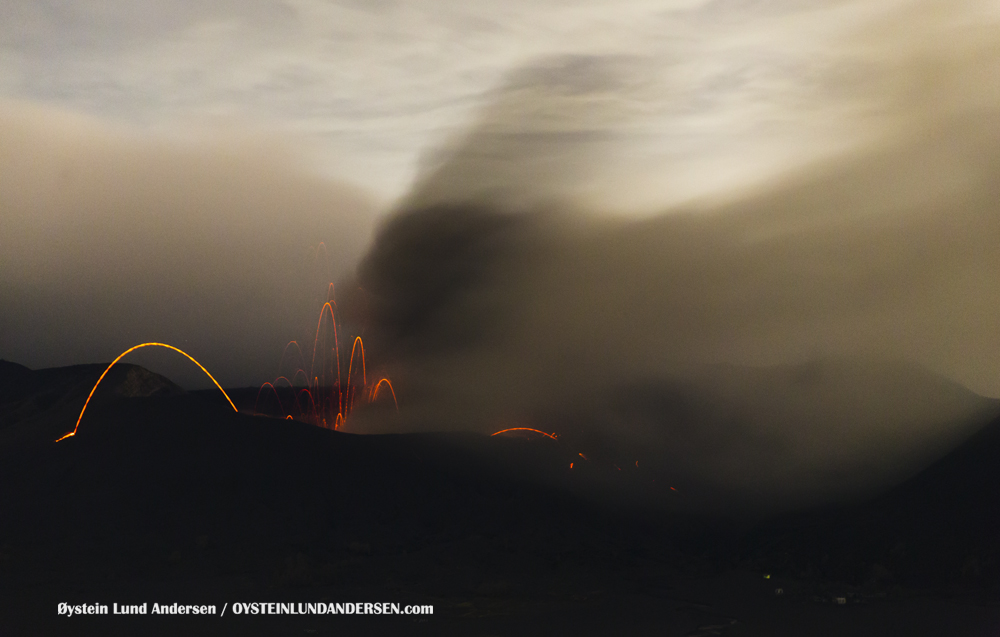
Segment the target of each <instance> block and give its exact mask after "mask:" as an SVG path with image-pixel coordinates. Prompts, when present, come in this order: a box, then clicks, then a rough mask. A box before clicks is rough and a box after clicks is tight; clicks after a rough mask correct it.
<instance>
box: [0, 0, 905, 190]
mask: <svg viewBox="0 0 1000 637" xmlns="http://www.w3.org/2000/svg"><path fill="white" fill-rule="evenodd" d="M866 4H868V3H859V2H851V1H843V0H835V1H829V0H828V1H826V2H820V3H817V2H806V1H803V0H658V1H656V0H654V1H650V0H631V1H620V0H613V1H612V0H582V1H577V2H570V1H565V0H556V1H547V2H538V1H534V0H507V1H503V2H499V1H492V0H489V1H482V2H472V3H470V2H459V1H457V0H422V1H420V2H413V1H411V2H404V1H397V0H217V1H213V2H197V1H194V0H157V1H156V2H132V1H129V0H44V1H43V0H6V1H5V2H4V3H3V5H2V7H0V97H5V98H9V99H18V100H29V101H32V102H42V103H45V104H48V105H52V106H58V107H63V108H66V109H69V110H72V111H80V112H83V113H86V114H90V115H93V116H97V117H99V118H103V119H109V120H112V121H115V122H124V123H128V124H130V125H136V126H139V127H141V128H144V129H145V128H149V129H163V128H170V127H176V126H177V125H178V124H180V125H182V126H183V125H184V124H185V123H191V122H195V123H197V124H198V125H199V126H204V125H206V124H207V125H214V123H219V122H220V121H221V122H226V123H227V124H231V123H232V122H237V123H238V125H240V126H244V127H250V128H257V129H262V130H267V131H272V132H273V131H277V132H279V133H281V134H286V133H291V134H293V135H294V136H295V137H293V139H295V140H296V143H297V144H299V145H300V146H301V147H302V148H303V149H304V152H305V153H307V154H309V157H310V160H311V161H312V162H313V165H314V166H315V167H316V169H317V170H319V171H320V172H321V173H322V174H325V175H329V176H333V177H336V178H339V179H345V180H348V181H351V182H354V183H356V184H358V185H360V186H363V187H366V188H368V189H370V190H371V191H372V192H373V194H375V196H377V197H378V198H380V199H381V200H383V201H391V200H393V199H394V198H396V197H398V196H400V195H402V194H403V193H404V192H405V191H406V190H407V188H408V186H409V185H410V184H411V182H412V180H413V179H414V176H415V175H416V174H417V172H418V169H419V160H420V158H421V157H422V156H424V155H425V154H426V153H428V152H431V151H433V149H434V148H436V147H437V146H440V145H441V144H442V143H444V142H445V141H446V140H448V139H449V138H450V137H451V136H454V135H455V134H457V133H458V132H460V131H462V130H463V129H464V127H466V126H468V125H469V124H470V123H471V122H472V121H474V120H475V118H476V115H477V110H478V109H479V108H481V107H482V105H483V104H484V103H485V102H487V101H488V94H489V92H490V91H491V90H492V89H494V88H495V87H497V86H498V85H499V84H502V83H503V82H504V80H505V78H507V77H508V76H509V74H510V73H511V72H512V71H514V70H516V69H518V68H521V67H525V66H531V65H533V64H536V63H537V62H538V60H544V59H547V58H553V57H558V56H566V55H587V56H592V57H598V58H603V59H627V60H628V65H627V66H628V74H629V75H631V76H632V77H631V78H630V79H631V81H632V83H633V84H634V86H633V89H634V90H631V91H629V92H621V91H619V93H620V97H622V98H623V99H625V100H626V101H627V102H628V108H627V109H626V110H627V111H628V114H627V115H623V116H621V117H620V118H619V119H618V120H617V121H614V122H602V123H600V124H594V123H593V122H590V123H589V126H591V127H593V126H595V125H598V126H603V127H605V128H608V129H613V130H614V131H615V132H616V133H619V134H621V133H625V134H626V136H627V137H628V139H629V140H631V142H632V143H631V149H630V152H628V153H622V154H623V155H627V156H629V157H632V158H633V159H634V158H635V157H636V156H637V155H645V156H647V159H646V160H644V163H648V162H649V161H650V160H655V161H656V162H657V163H659V164H662V165H666V166H672V167H674V168H676V170H674V171H667V172H668V173H669V174H670V175H671V177H670V178H669V179H667V180H666V181H665V178H664V174H663V173H664V171H660V174H659V176H658V178H657V179H656V180H655V182H656V183H657V184H658V187H657V188H654V189H653V190H654V192H649V190H650V188H649V184H648V183H647V184H645V185H644V187H643V188H642V190H643V193H641V194H635V190H636V188H634V187H628V188H620V189H619V190H626V191H629V192H632V193H633V195H632V196H633V197H636V198H637V200H636V203H637V204H639V205H645V204H649V203H651V202H652V203H654V204H655V203H657V202H658V201H659V200H661V199H676V198H684V197H686V196H689V195H692V194H695V195H696V194H699V193H701V192H704V191H713V190H718V189H719V188H721V187H724V186H725V185H726V184H727V183H729V182H734V183H735V182H740V181H741V180H746V179H755V178H756V177H757V176H759V175H760V174H762V173H766V172H767V171H768V170H770V169H771V168H772V164H773V165H781V164H782V162H787V161H788V160H789V157H792V160H795V159H797V158H798V157H799V155H800V154H801V153H802V152H804V151H803V148H804V147H806V146H808V147H809V148H810V149H811V151H810V152H812V151H815V149H816V148H817V144H816V143H815V142H816V140H812V142H813V143H812V144H810V145H807V144H803V143H801V137H802V133H803V131H802V130H801V127H799V128H796V127H795V125H794V124H795V122H796V121H801V120H803V119H804V118H805V119H809V121H811V122H812V124H811V126H812V129H811V130H810V131H809V132H810V134H821V133H822V131H817V130H815V129H816V122H818V121H819V118H816V117H813V116H812V115H814V114H811V113H804V112H801V111H799V110H797V108H796V106H795V104H796V101H797V100H798V99H799V98H800V97H801V93H802V91H806V90H810V87H809V83H810V77H811V76H812V75H814V74H815V73H816V72H817V70H818V69H820V68H822V67H823V66H824V64H825V63H826V60H825V59H824V56H825V50H826V49H825V46H826V44H825V43H826V42H827V41H828V40H829V38H830V37H833V36H834V35H835V34H836V33H837V32H838V31H839V30H842V29H844V28H846V27H850V26H851V25H852V24H854V23H856V22H857V21H858V19H859V18H860V17H863V16H865V15H869V14H871V13H873V12H875V11H877V10H880V9H885V8H886V7H888V6H890V5H892V4H894V3H880V5H884V6H882V7H881V8H880V9H872V8H868V7H866V6H865V5H866ZM821 136H822V135H821ZM833 136H836V135H835V134H834V135H833ZM827 137H829V135H827ZM796 140H797V141H796ZM822 145H823V144H818V146H819V147H822ZM621 146H623V144H621V143H619V144H618V147H621ZM681 166H683V169H681V168H680V167H681ZM622 172H623V173H625V174H631V173H634V170H623V171H622ZM633 207H638V206H633Z"/></svg>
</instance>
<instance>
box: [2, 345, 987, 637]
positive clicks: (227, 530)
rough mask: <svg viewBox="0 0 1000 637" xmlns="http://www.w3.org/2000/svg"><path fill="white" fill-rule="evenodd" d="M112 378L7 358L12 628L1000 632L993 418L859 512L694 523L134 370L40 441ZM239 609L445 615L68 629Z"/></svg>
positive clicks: (539, 449) (549, 478) (560, 470)
mask: <svg viewBox="0 0 1000 637" xmlns="http://www.w3.org/2000/svg"><path fill="white" fill-rule="evenodd" d="M102 369H103V367H102V366H77V367H74V368H62V369H59V370H39V371H30V370H27V369H26V368H23V367H20V366H16V365H13V364H10V363H0V372H2V376H3V378H2V379H0V380H3V381H4V383H3V387H4V389H3V390H2V392H0V511H2V515H0V635H8V634H9V635H79V634H101V635H118V634H121V635H134V634H150V635H181V634H191V635H226V634H237V635H242V634H247V635H324V634H327V635H394V634H404V635H408V634H414V635H473V636H474V635H481V636H487V635H517V636H522V635H617V634H632V635H667V636H670V635H676V636H678V637H680V636H688V637H694V636H702V635H704V636H707V635H725V636H729V637H738V636H741V635H774V636H783V635H815V636H822V635H856V636H863V635H872V636H875V635H877V636H885V635H900V636H919V635H963V636H964V635H977V636H978V635H996V634H1000V587H998V583H1000V551H998V546H1000V541H998V539H997V538H998V537H1000V535H998V532H1000V494H998V492H997V485H998V484H1000V463H998V462H997V459H998V458H1000V420H998V421H994V422H991V423H989V424H988V425H987V426H985V427H984V428H983V429H981V430H980V431H979V432H978V433H977V434H975V435H974V436H973V437H972V439H970V440H968V441H967V442H965V443H964V444H963V445H961V446H960V447H959V448H958V449H956V450H954V451H952V452H950V453H949V454H948V455H946V456H945V457H943V458H942V459H940V460H939V461H937V462H936V463H935V464H934V465H932V466H931V467H929V468H927V469H925V470H924V471H922V472H921V473H920V474H918V475H917V476H916V477H914V478H912V479H910V480H908V481H907V482H906V483H904V484H902V485H899V486H897V487H896V488H895V489H893V490H891V491H890V492H888V493H885V494H882V495H880V496H878V497H876V498H874V499H872V500H869V501H867V502H862V503H857V504H852V505H842V506H837V507H827V508H825V509H821V510H812V511H801V512H795V513H789V514H785V515H782V516H780V517H777V518H770V519H764V520H753V519H747V518H742V519H739V520H736V519H732V520H718V519H715V520H705V519H693V518H691V517H681V516H678V515H676V514H670V513H669V512H667V511H665V510H663V509H662V508H643V507H641V506H639V505H636V504H634V503H629V502H630V501H631V500H630V498H628V497H625V495H624V494H625V492H626V491H627V490H628V489H630V488H632V487H633V486H634V485H635V484H637V483H635V482H632V483H630V482H629V480H633V481H634V480H635V478H634V476H633V477H623V480H622V486H621V489H622V490H623V497H621V498H615V497H613V494H612V497H611V498H607V497H605V498H603V499H600V500H595V499H593V498H590V497H588V496H587V491H586V489H585V488H584V486H583V485H585V484H586V483H587V481H586V479H585V478H586V475H587V474H586V472H602V471H611V470H612V469H611V468H609V467H601V466H596V465H594V464H588V463H579V462H577V463H576V465H575V467H576V468H575V469H574V470H573V471H572V472H571V471H570V470H569V469H568V465H569V462H570V461H572V459H573V458H574V457H575V453H574V452H573V451H571V450H569V449H566V448H563V447H562V446H561V445H560V443H557V442H553V441H551V440H548V439H540V440H530V439H519V438H504V437H494V438H487V437H482V436H475V435H459V434H419V435H418V434H399V435H379V436H359V435H351V434H344V433H338V432H333V431H328V430H324V429H320V428H317V427H313V426H311V425H307V424H304V423H300V422H294V421H287V420H279V419H274V418H264V417H251V416H249V415H246V414H243V413H235V412H233V411H232V409H231V408H230V407H229V406H228V404H227V403H226V402H225V400H224V399H223V398H222V396H221V394H219V393H218V392H215V393H209V392H193V393H187V394H185V393H181V392H180V391H179V390H178V389H177V388H176V387H175V386H173V384H172V383H169V381H166V380H165V379H162V377H158V376H156V375H155V374H151V373H149V372H146V371H145V370H142V368H138V367H135V366H127V365H122V366H121V369H120V370H119V369H117V367H116V370H115V371H114V372H113V373H114V375H113V376H112V375H109V377H108V379H107V380H106V381H105V382H106V383H107V387H104V386H103V385H102V388H101V390H99V392H98V395H97V396H96V397H95V401H96V402H95V403H93V404H92V407H91V408H90V409H88V412H87V415H86V416H85V418H84V421H83V424H82V425H81V428H80V433H79V435H77V436H76V437H74V438H71V439H68V440H65V441H63V442H60V443H58V444H54V443H53V442H52V440H53V439H54V437H57V436H58V435H61V434H62V433H65V431H67V430H69V429H72V425H73V423H74V422H75V420H76V415H77V414H78V412H79V407H80V406H82V402H83V400H84V399H85V398H86V394H87V392H88V391H89V388H90V386H92V383H93V382H94V380H96V377H97V376H98V375H99V374H100V372H101V371H102ZM239 395H240V394H239V393H237V396H239ZM247 395H248V394H247ZM140 396H143V397H140ZM238 402H239V401H238ZM241 407H242V405H241ZM577 460H579V459H578V458H577ZM616 502H617V503H616ZM765 575H770V577H769V578H765ZM778 589H780V590H781V591H782V594H780V595H779V594H776V590H778ZM836 598H844V599H845V602H846V603H843V604H839V603H837V601H836ZM253 601H268V602H272V601H291V602H318V601H326V602H349V601H359V602H368V601H371V602H375V601H389V602H397V603H400V604H433V605H434V615H432V616H428V617H419V618H415V617H405V616H392V617H387V616H329V615H328V616H305V617H288V616H282V617H263V616H234V615H233V614H232V612H231V611H229V612H227V614H226V616H224V617H219V616H210V617H181V616H175V617H158V616H144V617H142V616H140V617H122V616H118V617H115V616H107V617H94V616H83V617H71V618H67V617H59V616H57V614H56V607H57V604H58V603H59V602H70V603H74V604H79V603H104V604H108V605H109V606H110V605H111V604H112V603H113V602H117V603H119V604H129V603H133V604H134V603H142V602H148V603H149V604H152V603H153V602H157V603H173V602H179V603H195V604H215V605H216V606H217V607H218V608H219V609H221V608H222V606H223V604H225V603H227V602H228V603H229V604H230V605H231V604H232V603H233V602H253Z"/></svg>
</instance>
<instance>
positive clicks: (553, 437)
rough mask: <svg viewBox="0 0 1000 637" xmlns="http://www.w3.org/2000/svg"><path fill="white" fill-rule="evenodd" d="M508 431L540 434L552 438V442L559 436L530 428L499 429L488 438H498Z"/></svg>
mask: <svg viewBox="0 0 1000 637" xmlns="http://www.w3.org/2000/svg"><path fill="white" fill-rule="evenodd" d="M508 431H533V432H535V433H536V434H542V435H543V436H546V437H548V438H552V439H553V440H556V439H557V438H559V436H557V435H556V434H554V433H551V434H547V433H545V432H544V431H540V430H538V429H532V428H531V427H511V428H510V429H501V430H500V431H498V432H496V433H495V434H490V436H499V435H500V434H502V433H507V432H508Z"/></svg>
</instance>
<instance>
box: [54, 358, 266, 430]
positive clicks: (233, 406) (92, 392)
mask: <svg viewBox="0 0 1000 637" xmlns="http://www.w3.org/2000/svg"><path fill="white" fill-rule="evenodd" d="M143 347H165V348H167V349H172V350H174V351H175V352H177V353H179V354H183V355H184V356H186V357H187V359H188V360H190V361H191V362H192V363H194V364H195V365H197V366H198V368H199V369H200V370H201V371H203V372H205V375H206V376H208V377H209V378H211V379H212V382H213V383H215V386H216V387H218V388H219V391H221V392H222V395H223V396H225V397H226V400H228V401H229V406H230V407H232V408H233V411H239V410H238V409H236V405H234V404H233V401H232V400H231V399H230V398H229V394H227V393H226V390H225V389H223V388H222V385H220V384H219V381H217V380H215V377H213V376H212V375H211V374H209V373H208V370H207V369H205V367H204V366H203V365H202V364H201V363H199V362H198V361H196V360H195V359H194V358H193V357H192V356H191V355H190V354H188V353H187V352H185V351H183V350H180V349H177V348H176V347H174V346H173V345H167V344H166V343H142V344H140V345H136V346H134V347H130V348H128V349H127V350H125V351H124V352H122V353H121V354H119V355H118V358H116V359H115V360H113V361H111V364H110V365H108V368H107V369H105V370H104V373H102V374H101V377H100V378H98V379H97V382H96V383H94V388H93V389H91V390H90V395H89V396H87V400H86V401H85V402H84V403H83V409H81V410H80V417H79V418H77V419H76V426H75V427H73V431H71V432H69V433H68V434H66V435H65V436H63V437H62V438H58V439H57V440H56V442H59V441H60V440H65V439H66V438H70V437H72V436H75V435H76V430H77V429H79V428H80V421H81V420H83V413H84V412H85V411H87V405H89V404H90V399H91V398H93V397H94V392H95V391H97V386H98V385H100V384H101V381H102V380H104V377H105V376H107V374H108V372H110V371H111V368H112V367H114V366H115V363H117V362H118V361H120V360H121V359H123V358H125V356H126V355H127V354H129V353H131V352H134V351H135V350H137V349H142V348H143ZM272 389H273V387H272Z"/></svg>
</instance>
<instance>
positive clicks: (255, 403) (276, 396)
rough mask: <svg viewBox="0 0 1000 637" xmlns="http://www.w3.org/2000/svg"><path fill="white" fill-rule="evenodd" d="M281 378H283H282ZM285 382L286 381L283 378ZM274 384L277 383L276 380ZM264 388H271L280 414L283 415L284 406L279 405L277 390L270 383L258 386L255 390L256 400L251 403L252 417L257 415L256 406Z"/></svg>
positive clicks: (279, 397)
mask: <svg viewBox="0 0 1000 637" xmlns="http://www.w3.org/2000/svg"><path fill="white" fill-rule="evenodd" d="M281 378H284V376H282V377H281ZM285 380H288V379H287V378H285ZM275 382H278V381H277V380H276V381H275ZM265 387H270V388H271V391H272V392H274V397H275V398H277V399H278V407H280V408H281V413H285V406H284V405H282V404H281V396H279V395H278V390H277V389H275V388H274V385H272V384H271V383H264V384H263V385H261V386H260V389H258V390H257V398H256V400H254V401H253V415H254V416H256V415H257V405H258V404H259V403H260V394H261V392H262V391H264V388H265Z"/></svg>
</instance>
